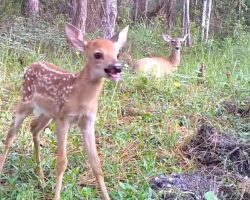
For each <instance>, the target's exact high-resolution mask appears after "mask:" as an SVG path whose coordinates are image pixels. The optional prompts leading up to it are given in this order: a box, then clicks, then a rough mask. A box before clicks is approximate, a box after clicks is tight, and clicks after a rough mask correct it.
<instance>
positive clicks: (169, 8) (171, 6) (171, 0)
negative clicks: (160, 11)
mask: <svg viewBox="0 0 250 200" xmlns="http://www.w3.org/2000/svg"><path fill="white" fill-rule="evenodd" d="M165 8H166V20H167V28H168V29H169V30H170V31H172V30H173V28H174V26H175V15H176V0H167V1H166V6H165Z"/></svg>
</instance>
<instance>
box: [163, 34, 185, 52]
mask: <svg viewBox="0 0 250 200" xmlns="http://www.w3.org/2000/svg"><path fill="white" fill-rule="evenodd" d="M162 36H163V39H164V40H165V41H166V42H167V43H169V44H170V45H172V47H173V48H174V49H175V50H180V49H181V44H182V43H183V42H184V41H185V40H186V39H187V36H188V34H186V35H185V36H184V37H182V38H172V37H171V36H169V35H168V34H163V35H162Z"/></svg>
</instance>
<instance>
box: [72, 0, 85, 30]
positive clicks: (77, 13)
mask: <svg viewBox="0 0 250 200" xmlns="http://www.w3.org/2000/svg"><path fill="white" fill-rule="evenodd" d="M87 3H88V2H87V0H71V2H70V10H71V11H70V17H71V23H72V24H73V25H74V26H75V27H77V28H79V29H80V30H81V31H82V32H83V33H85V32H86V19H87Z"/></svg>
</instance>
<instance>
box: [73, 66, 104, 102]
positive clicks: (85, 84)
mask: <svg viewBox="0 0 250 200" xmlns="http://www.w3.org/2000/svg"><path fill="white" fill-rule="evenodd" d="M103 82H104V80H103V78H95V77H93V74H92V73H91V68H90V65H88V64H87V65H86V66H85V67H84V69H83V70H82V71H81V72H80V73H79V76H78V78H77V80H76V89H75V93H76V96H77V99H78V101H79V102H80V103H81V102H83V103H92V102H93V103H95V102H97V99H98V96H99V94H100V92H101V90H102V87H103Z"/></svg>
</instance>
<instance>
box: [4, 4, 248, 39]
mask: <svg viewBox="0 0 250 200" xmlns="http://www.w3.org/2000/svg"><path fill="white" fill-rule="evenodd" d="M112 6H113V8H112ZM187 7H188V9H187ZM249 8H250V0H236V1H235V0H218V1H212V0H181V1H177V0H134V1H132V0H123V1H122V0H107V1H104V0H92V1H90V0H51V1H46V0H21V1H20V0H8V1H6V0H1V1H0V13H1V14H0V19H1V21H2V22H4V21H5V20H8V19H9V18H10V17H11V18H13V17H20V16H26V17H28V18H34V17H35V18H36V20H44V21H47V22H50V23H60V22H62V21H63V22H64V21H68V22H71V23H73V24H74V25H75V26H77V27H79V28H81V29H82V30H83V31H85V30H86V32H87V33H91V32H95V31H100V30H102V29H104V28H103V24H104V23H105V18H108V17H109V18H110V21H112V20H115V18H116V16H117V19H116V20H115V24H114V25H112V26H115V25H118V26H125V25H127V24H129V25H133V24H135V23H149V24H150V23H154V22H155V21H154V20H157V21H158V22H160V23H162V24H165V25H166V31H167V32H169V33H171V32H172V31H175V30H179V32H183V33H184V32H185V26H188V28H190V29H191V33H192V34H194V33H197V32H199V35H201V37H202V32H203V29H204V28H206V27H205V26H209V35H210V37H212V36H215V37H217V38H221V37H226V36H228V35H233V34H235V32H237V31H239V32H240V31H241V30H243V29H245V28H247V27H249V25H250V11H249ZM209 9H210V10H211V14H210V13H208V12H209ZM107 15H108V16H107ZM112 17H113V18H114V19H111V18H112ZM187 17H188V18H189V21H188V24H187V25H185V23H186V21H187ZM110 21H109V23H110ZM112 23H113V22H111V24H112ZM207 23H208V24H207ZM188 32H189V31H188Z"/></svg>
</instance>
